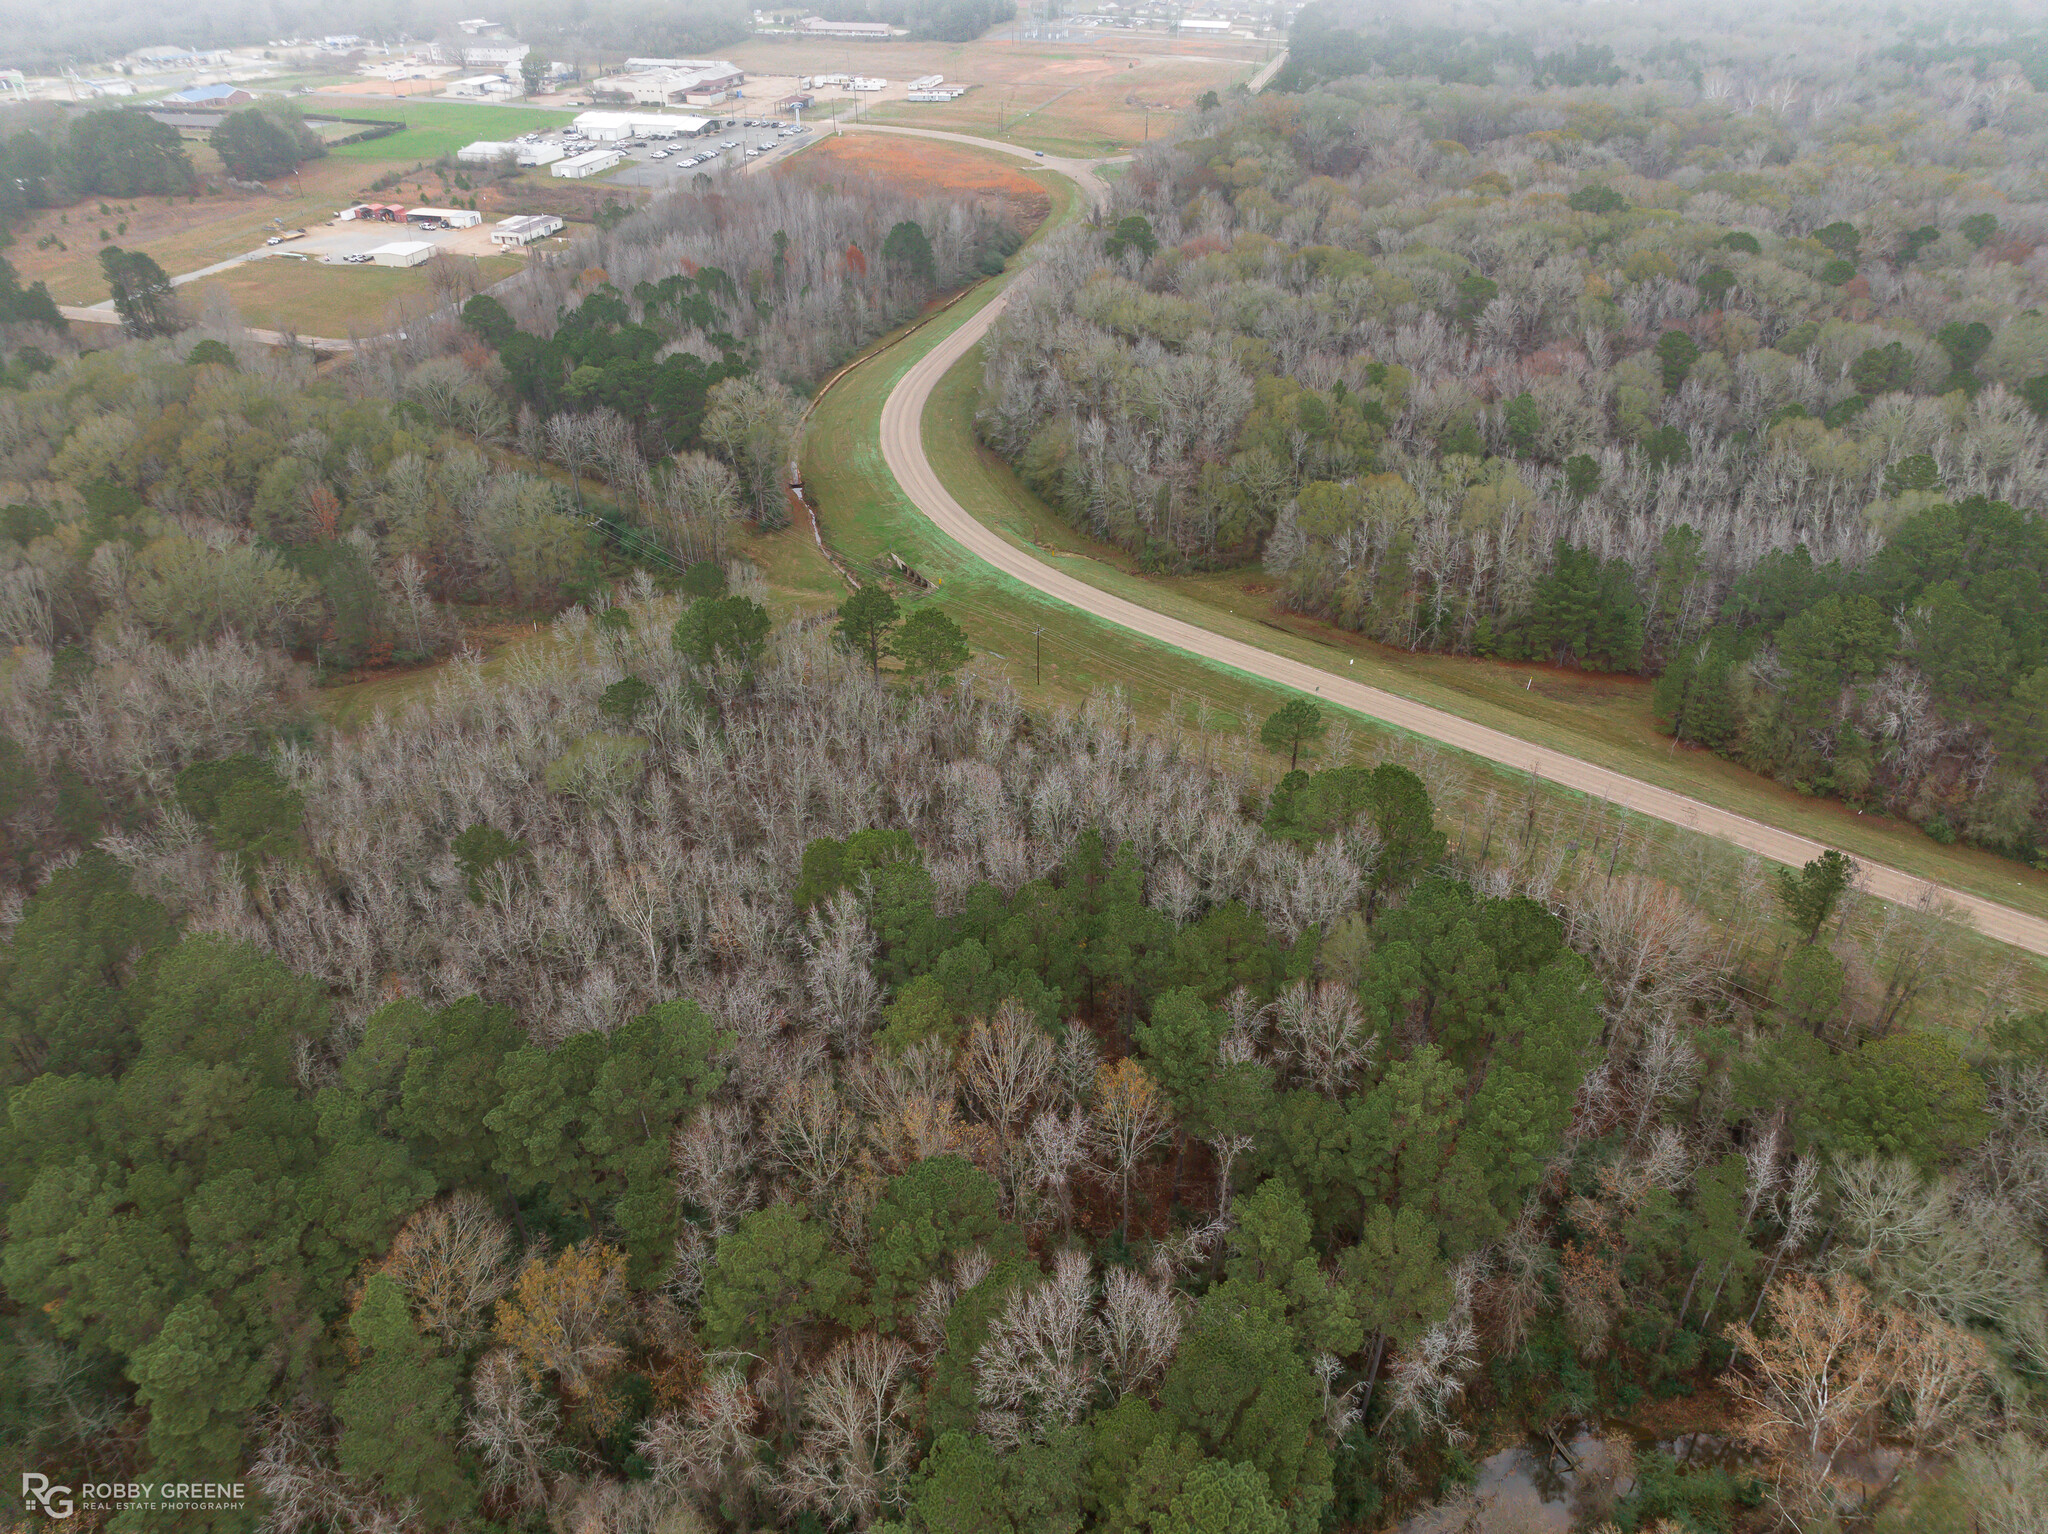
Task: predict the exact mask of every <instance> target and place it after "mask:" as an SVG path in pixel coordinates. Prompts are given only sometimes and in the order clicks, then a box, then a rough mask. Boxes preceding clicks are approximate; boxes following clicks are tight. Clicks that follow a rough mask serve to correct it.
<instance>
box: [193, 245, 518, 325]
mask: <svg viewBox="0 0 2048 1534" xmlns="http://www.w3.org/2000/svg"><path fill="white" fill-rule="evenodd" d="M524 264H525V263H524V262H523V261H521V260H520V259H519V258H518V257H516V256H487V257H484V258H483V259H482V260H480V261H479V262H478V263H477V265H478V268H479V269H480V270H481V272H482V273H483V280H484V282H485V283H486V284H489V283H493V282H497V281H499V280H500V279H502V278H505V277H509V276H511V275H512V273H514V272H516V271H518V270H519V269H520V267H521V266H523V265H524ZM216 284H218V285H219V286H220V287H221V288H223V289H225V290H226V292H227V295H228V297H229V298H231V299H232V300H233V301H234V305H235V308H236V309H237V310H239V311H240V313H241V316H242V321H243V323H244V324H247V325H253V326H256V327H258V328H259V329H265V330H282V329H286V328H290V329H293V330H297V331H298V332H299V333H300V334H302V335H309V336H335V337H338V336H346V335H348V334H349V333H350V332H351V331H354V332H357V333H359V334H374V333H376V332H380V331H383V330H385V329H387V328H389V324H390V322H391V321H392V320H393V318H394V317H395V314H396V311H397V306H398V305H399V304H401V303H405V304H406V305H407V306H408V307H409V308H411V309H415V310H417V309H420V308H424V307H426V306H427V305H428V304H429V303H430V301H431V299H432V288H431V282H430V279H429V278H428V276H427V273H426V271H425V269H424V268H422V267H411V268H409V269H398V268H393V267H382V266H323V265H321V264H320V263H319V262H316V261H282V260H271V261H250V262H247V263H245V264H243V265H241V266H236V267H230V268H229V269H228V270H227V271H225V272H221V273H219V274H218V275H216V276H213V277H208V278H206V279H204V280H203V281H201V282H200V283H198V284H196V286H197V287H198V289H199V290H200V291H201V292H202V293H203V292H204V291H205V290H206V289H207V288H210V287H212V286H214V285H216Z"/></svg>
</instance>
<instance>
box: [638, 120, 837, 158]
mask: <svg viewBox="0 0 2048 1534" xmlns="http://www.w3.org/2000/svg"><path fill="white" fill-rule="evenodd" d="M738 126H739V127H742V128H776V127H778V126H779V125H778V124H776V123H772V122H760V121H754V120H751V119H750V120H748V121H746V122H743V123H740V124H738ZM810 131H811V130H810V129H809V128H806V127H804V126H803V125H802V124H801V123H798V124H794V125H792V126H789V127H783V128H781V129H780V131H779V132H777V133H776V135H775V137H776V138H777V139H792V138H796V137H799V136H800V135H802V134H805V133H809V132H810ZM632 147H634V148H638V147H640V146H639V143H638V141H637V140H636V141H635V142H634V144H633V146H632ZM739 147H740V141H739V140H738V139H732V138H728V139H720V140H719V141H718V146H717V148H715V149H710V150H698V151H697V152H696V153H694V154H692V153H690V152H689V151H688V150H684V149H657V150H655V151H654V153H653V154H651V155H649V156H648V157H647V158H648V159H650V160H666V159H668V158H669V156H671V155H675V156H678V157H679V158H678V159H677V160H676V164H678V165H682V166H690V165H702V164H703V163H704V162H705V161H707V160H715V159H717V158H718V157H719V155H721V154H723V153H724V152H725V151H726V150H728V149H737V148H739ZM774 147H775V146H774V145H773V144H772V143H761V144H757V145H755V146H754V147H753V148H751V149H749V150H748V151H747V158H748V159H750V160H752V159H756V158H758V157H759V156H761V155H764V154H766V153H767V152H768V151H769V150H770V149H772V148H774Z"/></svg>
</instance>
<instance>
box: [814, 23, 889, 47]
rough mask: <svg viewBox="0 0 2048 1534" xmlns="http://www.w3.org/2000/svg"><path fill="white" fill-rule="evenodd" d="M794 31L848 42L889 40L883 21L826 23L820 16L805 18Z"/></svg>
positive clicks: (887, 28) (886, 25)
mask: <svg viewBox="0 0 2048 1534" xmlns="http://www.w3.org/2000/svg"><path fill="white" fill-rule="evenodd" d="M796 29H797V31H799V32H804V33H808V34H809V35H810V36H812V37H839V38H844V39H846V40H847V41H849V42H862V43H884V42H887V41H888V40H889V24H888V23H887V22H883V21H827V20H826V19H825V18H824V17H822V16H806V17H804V18H803V20H801V21H799V22H798V23H797V24H796Z"/></svg>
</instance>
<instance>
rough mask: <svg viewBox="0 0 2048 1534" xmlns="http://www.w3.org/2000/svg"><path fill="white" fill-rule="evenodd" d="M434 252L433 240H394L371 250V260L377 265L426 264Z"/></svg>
mask: <svg viewBox="0 0 2048 1534" xmlns="http://www.w3.org/2000/svg"><path fill="white" fill-rule="evenodd" d="M433 253H434V245H433V242H432V241H431V240H394V241H392V242H391V243H390V244H389V245H379V246H378V247H377V248H376V249H375V250H373V251H371V252H370V261H371V264H372V265H375V266H424V265H426V263H427V258H428V257H430V256H431V255H433Z"/></svg>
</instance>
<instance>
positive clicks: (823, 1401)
mask: <svg viewBox="0 0 2048 1534" xmlns="http://www.w3.org/2000/svg"><path fill="white" fill-rule="evenodd" d="M910 1359H911V1355H910V1349H909V1348H908V1347H906V1346H904V1344H902V1343H901V1342H898V1341H896V1340H895V1339H894V1338H892V1337H878V1336H876V1335H875V1334H874V1333H873V1332H862V1333H860V1334H859V1335H858V1336H856V1337H853V1338H851V1339H850V1340H848V1341H845V1342H842V1343H840V1344H839V1346H838V1347H836V1348H834V1349H833V1350H832V1352H831V1354H830V1355H829V1356H828V1357H827V1358H826V1360H825V1362H824V1363H823V1365H821V1366H820V1367H819V1369H818V1371H817V1372H816V1373H815V1374H813V1375H812V1376H811V1377H810V1378H809V1379H807V1380H806V1381H805V1382H804V1391H803V1395H804V1404H803V1411H804V1429H803V1437H802V1439H801V1441H800V1442H799V1443H798V1446H797V1451H796V1454H795V1457H794V1458H792V1459H791V1460H790V1461H789V1462H788V1464H787V1465H786V1466H784V1467H783V1469H782V1471H781V1474H780V1475H779V1476H778V1478H777V1484H776V1496H777V1499H778V1500H779V1501H781V1502H782V1503H783V1505H784V1506H786V1507H790V1508H802V1507H810V1508H815V1509H817V1510H818V1511H819V1512H820V1513H822V1514H824V1515H825V1516H826V1517H827V1518H829V1519H830V1520H831V1521H832V1522H833V1523H834V1524H844V1523H851V1524H853V1525H854V1526H855V1527H859V1528H864V1527H866V1526H867V1525H868V1524H869V1523H870V1522H872V1521H873V1519H874V1518H875V1516H876V1514H878V1513H879V1512H881V1511H882V1509H884V1508H887V1507H893V1506H895V1505H896V1504H897V1503H898V1502H899V1501H901V1500H902V1495H903V1483H904V1480H905V1479H906V1477H908V1475H909V1473H910V1466H911V1462H912V1459H913V1456H914V1454H915V1451H916V1447H917V1434H916V1431H915V1428H914V1425H913V1421H912V1415H911V1406H912V1402H913V1401H914V1399H915V1395H914V1392H913V1390H912V1388H911V1387H912V1381H911V1377H910Z"/></svg>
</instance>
